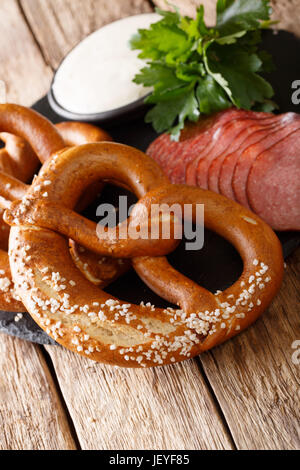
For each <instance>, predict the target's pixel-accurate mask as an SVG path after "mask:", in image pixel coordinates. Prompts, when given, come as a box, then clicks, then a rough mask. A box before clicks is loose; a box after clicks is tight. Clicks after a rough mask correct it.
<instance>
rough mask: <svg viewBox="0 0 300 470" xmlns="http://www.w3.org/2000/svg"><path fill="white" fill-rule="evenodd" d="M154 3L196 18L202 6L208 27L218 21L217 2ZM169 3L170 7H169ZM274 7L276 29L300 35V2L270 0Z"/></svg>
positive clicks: (158, 0)
mask: <svg viewBox="0 0 300 470" xmlns="http://www.w3.org/2000/svg"><path fill="white" fill-rule="evenodd" d="M153 3H154V4H155V5H156V6H158V7H160V8H163V9H165V10H167V9H171V8H172V6H171V5H176V6H177V7H178V8H179V9H180V12H181V13H182V14H183V15H188V16H194V15H195V10H196V7H197V6H199V5H200V4H202V5H204V7H205V20H206V22H207V24H208V25H214V24H215V21H216V3H217V0H172V1H171V2H167V1H166V0H154V1H153ZM168 3H169V5H168ZM270 5H271V6H272V10H273V13H272V19H273V20H274V21H278V24H276V25H274V28H281V29H285V30H287V31H290V32H292V33H295V34H297V35H298V36H299V35H300V2H299V0H270Z"/></svg>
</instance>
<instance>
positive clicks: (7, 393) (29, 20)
mask: <svg viewBox="0 0 300 470" xmlns="http://www.w3.org/2000/svg"><path fill="white" fill-rule="evenodd" d="M172 3H176V1H175V0H173V1H172ZM177 3H178V2H177ZM181 3H183V2H181ZM184 3H185V6H188V4H189V3H192V2H188V1H187V2H184ZM202 3H205V1H204V0H203V1H202ZM209 3H210V6H211V4H212V3H213V2H209ZM278 3H279V2H278ZM281 3H284V2H281ZM286 3H292V2H286ZM151 8H152V7H151V2H149V1H146V0H135V1H129V0H128V1H127V0H114V1H113V2H107V1H104V0H19V1H17V0H1V3H0V26H1V32H2V31H5V34H1V35H0V46H1V47H0V60H1V69H0V80H4V81H5V83H6V87H7V95H8V100H10V101H15V102H19V103H22V104H25V105H30V104H31V103H33V102H34V101H35V100H37V99H38V98H40V97H41V96H42V95H43V94H44V93H45V92H46V91H47V89H48V87H49V84H50V81H51V78H52V73H53V69H54V68H55V67H56V66H57V65H58V63H59V62H60V60H61V59H62V57H63V56H64V54H65V53H66V52H68V51H69V50H70V49H71V48H72V47H73V46H74V45H75V44H76V43H77V42H78V41H79V40H80V39H82V38H83V37H85V36H86V35H87V34H89V33H90V32H92V31H94V30H95V29H97V28H98V27H99V26H101V25H103V24H105V23H107V22H109V21H112V20H114V19H117V18H120V17H123V16H127V15H130V14H134V13H139V12H146V11H151ZM298 30H299V31H300V27H299V28H298ZM299 264H300V252H299V251H298V253H296V254H294V255H293V256H292V257H291V258H290V259H289V260H288V263H287V269H286V275H285V280H284V285H283V287H282V289H281V291H280V293H279V295H278V296H277V298H276V299H275V300H274V302H273V304H272V306H271V307H270V309H269V310H268V312H266V313H265V314H264V316H263V318H262V319H261V320H259V321H258V322H257V323H256V324H255V325H254V326H253V327H251V328H250V329H249V330H248V331H246V332H244V333H243V334H241V335H239V336H238V337H236V338H234V339H233V340H231V341H230V342H228V343H226V344H224V345H222V346H220V347H218V348H215V349H214V350H213V351H211V352H209V353H206V354H204V355H202V356H201V357H199V358H197V359H195V360H190V361H187V362H185V363H182V364H177V365H175V366H172V367H165V368H157V369H152V370H127V369H118V368H111V367H108V366H103V365H101V364H96V363H94V362H92V361H89V360H87V359H84V358H81V357H79V356H77V355H75V354H73V353H71V352H69V351H67V350H64V349H62V348H61V347H50V346H49V347H47V348H46V350H47V352H45V350H44V349H42V348H40V347H38V346H36V345H32V344H28V343H25V342H22V341H20V340H17V339H13V338H9V337H7V336H5V335H0V351H1V358H0V364H1V368H0V429H1V430H2V432H0V449H22V448H23V449H32V448H39V449H58V448H61V449H74V448H76V447H78V446H79V447H81V448H83V449H123V450H124V449H234V448H238V449H295V448H299V444H300V437H299V371H300V364H297V363H296V362H297V361H293V359H292V358H293V353H294V352H295V351H294V350H293V348H292V344H293V343H294V342H295V341H296V340H300V329H299V270H300V268H299Z"/></svg>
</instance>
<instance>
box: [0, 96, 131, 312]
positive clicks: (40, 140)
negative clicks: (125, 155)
mask: <svg viewBox="0 0 300 470" xmlns="http://www.w3.org/2000/svg"><path fill="white" fill-rule="evenodd" d="M0 131H6V132H0V140H1V141H3V143H4V144H5V146H4V148H2V149H0V206H1V207H2V209H3V208H5V207H9V205H10V202H9V201H13V200H16V199H22V198H23V197H24V196H25V194H26V192H27V190H28V188H29V186H28V185H27V184H26V183H29V182H31V181H32V179H33V177H34V173H35V172H36V171H37V170H38V168H39V166H40V162H42V163H43V162H44V161H46V160H47V159H48V158H50V157H51V155H52V153H57V151H59V150H62V149H64V148H66V147H67V146H74V145H81V144H85V143H88V142H100V141H104V140H105V141H110V140H111V137H110V135H109V134H107V132H105V131H104V130H102V129H100V128H98V127H96V126H93V125H91V124H87V123H81V122H62V123H60V124H56V125H55V126H53V124H52V123H50V122H49V121H48V120H47V119H45V118H44V117H43V116H40V115H39V114H38V113H36V112H35V111H33V110H31V109H27V108H24V107H23V106H19V105H15V104H1V105H0ZM7 132H9V133H7ZM11 132H12V133H11ZM102 186H103V184H102V183H99V182H97V184H95V185H93V186H90V187H89V188H88V190H87V192H86V193H85V194H84V195H83V196H82V197H81V198H80V201H78V204H77V210H80V209H84V208H85V207H87V206H88V205H89V203H90V202H92V201H93V200H94V199H95V197H96V195H97V194H98V193H99V191H100V190H101V189H102ZM2 209H0V309H1V310H5V311H10V312H20V311H24V310H25V308H24V306H23V305H22V303H21V302H20V299H19V296H18V295H17V294H16V291H15V289H14V285H13V283H12V279H11V273H10V266H9V259H8V254H7V247H8V237H9V226H8V225H7V224H5V223H4V221H3V218H2ZM70 252H71V255H72V258H73V261H74V263H75V265H76V266H77V268H78V269H80V270H81V271H82V273H83V274H84V275H85V276H86V277H87V278H88V279H89V280H90V281H91V282H93V283H94V284H96V285H99V286H101V287H105V286H106V285H108V284H110V283H111V282H112V281H113V280H115V279H116V278H117V277H119V276H120V275H121V274H123V273H124V272H126V271H127V270H128V269H129V267H130V261H129V260H127V261H124V260H118V259H112V258H105V259H104V258H103V257H101V256H97V255H95V254H94V253H91V252H89V251H84V252H83V249H82V247H80V246H78V245H77V244H76V243H74V241H73V240H70Z"/></svg>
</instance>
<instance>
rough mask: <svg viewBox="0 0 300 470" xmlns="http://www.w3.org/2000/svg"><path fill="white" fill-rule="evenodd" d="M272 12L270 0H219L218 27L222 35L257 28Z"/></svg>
mask: <svg viewBox="0 0 300 470" xmlns="http://www.w3.org/2000/svg"><path fill="white" fill-rule="evenodd" d="M270 13H271V10H270V6H269V1H268V0H218V3H217V25H216V29H217V31H219V33H220V34H221V35H228V34H233V33H235V32H238V31H247V30H250V29H257V28H259V26H260V20H269V18H270Z"/></svg>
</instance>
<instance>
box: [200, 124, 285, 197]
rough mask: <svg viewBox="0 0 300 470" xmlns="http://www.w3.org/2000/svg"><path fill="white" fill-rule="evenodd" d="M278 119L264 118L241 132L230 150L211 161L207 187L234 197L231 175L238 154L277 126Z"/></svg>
mask: <svg viewBox="0 0 300 470" xmlns="http://www.w3.org/2000/svg"><path fill="white" fill-rule="evenodd" d="M278 121H279V117H278V116H274V118H273V119H270V120H269V119H265V120H264V122H263V123H260V124H253V125H251V126H249V127H248V128H247V130H246V131H244V132H242V133H241V134H240V135H239V136H238V138H237V139H236V142H235V143H234V145H233V146H232V147H231V148H230V152H229V153H225V154H224V155H222V156H220V157H218V158H217V159H216V160H214V161H213V163H212V165H211V168H210V169H209V174H208V187H209V189H211V190H212V191H216V192H219V193H220V194H223V196H226V197H228V198H229V199H235V195H234V192H233V189H232V177H233V172H234V168H235V165H236V162H237V161H238V159H239V156H240V155H241V153H242V152H243V151H244V150H245V149H247V148H248V147H249V146H250V145H252V144H255V143H257V142H259V141H261V140H262V139H264V138H265V137H266V136H267V134H268V133H269V132H272V131H273V130H275V129H276V128H277V127H278ZM213 188H216V189H213Z"/></svg>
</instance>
